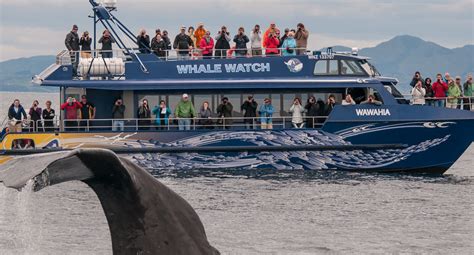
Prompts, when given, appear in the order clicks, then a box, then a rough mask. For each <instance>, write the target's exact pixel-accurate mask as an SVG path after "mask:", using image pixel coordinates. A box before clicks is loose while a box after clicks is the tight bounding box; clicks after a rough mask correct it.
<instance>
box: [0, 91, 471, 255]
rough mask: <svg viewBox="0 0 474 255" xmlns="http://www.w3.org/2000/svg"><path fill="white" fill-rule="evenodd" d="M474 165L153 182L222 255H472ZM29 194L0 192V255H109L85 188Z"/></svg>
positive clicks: (465, 161) (97, 211) (95, 205)
mask: <svg viewBox="0 0 474 255" xmlns="http://www.w3.org/2000/svg"><path fill="white" fill-rule="evenodd" d="M4 95H5V94H3V93H2V100H1V101H0V102H1V105H2V109H3V105H4V100H3V97H4ZM13 96H15V97H19V98H20V100H23V101H32V100H31V99H30V98H28V96H27V95H25V96H24V97H25V98H24V99H23V98H22V97H21V96H22V95H21V94H14V95H13ZM39 96H40V95H35V97H39ZM46 96H49V95H46ZM10 100H11V98H8V101H10ZM9 103H10V102H9ZM9 103H8V104H9ZM0 116H1V115H0ZM473 166H474V145H471V147H470V148H469V149H468V151H467V152H466V153H465V154H464V155H463V156H462V157H461V158H460V159H459V160H458V162H456V164H455V165H454V166H453V167H452V168H451V169H450V170H449V171H448V172H447V173H446V175H445V176H443V177H417V176H403V175H377V174H357V173H341V172H326V171H315V172H305V173H303V172H286V173H265V172H252V173H226V172H221V173H219V174H212V173H204V174H199V173H192V172H191V173H188V174H185V175H183V174H180V175H177V174H173V173H167V174H166V175H163V174H159V173H155V175H156V178H157V179H158V180H159V181H161V182H163V183H164V184H166V185H168V186H169V187H170V188H172V189H173V190H174V191H176V192H177V193H178V194H180V195H181V196H183V197H184V198H185V199H186V200H187V201H188V202H189V203H190V204H191V205H192V206H193V207H194V208H195V210H196V211H197V213H198V214H199V216H200V217H201V220H202V221H203V224H204V226H205V229H206V233H207V236H208V239H209V241H210V243H211V244H212V245H214V246H215V247H216V248H217V249H219V250H220V251H221V252H222V253H224V254H324V253H330V254H334V253H336V254H339V253H342V254H373V253H377V254H378V253H390V254H400V253H410V254H413V253H416V254H472V253H473V251H474V169H473ZM27 190H28V187H27V188H26V189H25V190H24V191H23V192H18V191H16V190H12V189H7V188H5V187H3V186H1V185H0V254H111V253H112V252H111V240H110V233H109V230H108V225H107V221H106V219H105V216H104V213H103V211H102V207H101V205H100V203H99V200H98V199H97V197H96V195H95V193H94V192H93V191H92V190H91V189H89V188H88V187H87V186H86V185H85V184H83V183H81V182H69V183H63V184H60V185H57V186H53V187H48V188H46V189H44V190H42V191H41V192H38V193H32V192H29V191H27Z"/></svg>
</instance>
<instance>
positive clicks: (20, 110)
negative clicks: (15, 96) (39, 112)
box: [8, 104, 27, 120]
mask: <svg viewBox="0 0 474 255" xmlns="http://www.w3.org/2000/svg"><path fill="white" fill-rule="evenodd" d="M14 107H15V106H14V105H13V104H12V105H11V106H10V108H8V119H10V120H11V119H16V120H21V116H22V115H23V118H24V119H26V118H27V116H26V112H25V109H23V106H21V105H20V106H18V112H15V108H14Z"/></svg>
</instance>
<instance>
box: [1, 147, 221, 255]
mask: <svg viewBox="0 0 474 255" xmlns="http://www.w3.org/2000/svg"><path fill="white" fill-rule="evenodd" d="M31 180H32V181H33V182H34V183H33V190H34V191H39V190H41V189H43V188H45V187H48V186H52V185H55V184H59V183H63V182H67V181H74V180H77V181H82V182H84V183H86V184H87V185H88V186H89V187H91V188H92V189H93V190H94V192H95V193H96V194H97V196H98V198H99V200H100V202H101V204H102V208H103V209H104V213H105V216H106V218H107V221H108V224H109V228H110V234H111V237H112V248H113V253H114V254H219V251H218V250H216V249H215V248H214V247H212V246H211V245H210V244H209V242H208V240H207V237H206V233H205V230H204V226H203V224H202V223H201V220H200V219H199V216H198V215H197V213H196V212H195V211H194V209H193V208H192V207H191V205H189V203H188V202H186V201H185V200H184V199H183V198H182V197H180V196H179V195H178V194H176V193H175V192H173V191H172V190H171V189H169V188H168V187H166V186H165V185H163V184H162V183H160V182H159V181H158V180H156V179H155V178H154V177H153V176H152V175H151V174H149V173H148V172H147V171H145V170H144V169H142V168H140V167H139V166H137V165H136V164H134V163H132V162H131V161H129V160H127V159H125V158H120V157H118V156H117V155H116V154H114V153H113V152H111V151H109V150H104V149H80V150H74V151H72V152H55V153H49V154H37V155H28V156H21V157H15V159H13V160H11V161H10V162H9V164H3V165H0V182H2V183H3V184H4V185H5V186H7V187H10V188H15V189H21V188H23V187H24V186H25V185H26V184H27V183H28V182H29V181H31Z"/></svg>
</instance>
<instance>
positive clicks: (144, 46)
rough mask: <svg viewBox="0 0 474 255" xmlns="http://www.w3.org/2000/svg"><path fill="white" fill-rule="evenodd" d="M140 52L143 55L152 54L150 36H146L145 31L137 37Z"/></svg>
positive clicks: (141, 31) (142, 30)
mask: <svg viewBox="0 0 474 255" xmlns="http://www.w3.org/2000/svg"><path fill="white" fill-rule="evenodd" d="M137 44H138V50H139V51H140V53H142V54H150V36H149V35H147V34H146V30H145V29H141V30H140V33H139V34H138V36H137Z"/></svg>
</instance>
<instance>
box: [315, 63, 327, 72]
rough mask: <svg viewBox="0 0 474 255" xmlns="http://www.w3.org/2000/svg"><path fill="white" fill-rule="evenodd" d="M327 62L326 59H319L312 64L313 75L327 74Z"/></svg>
mask: <svg viewBox="0 0 474 255" xmlns="http://www.w3.org/2000/svg"><path fill="white" fill-rule="evenodd" d="M327 64H328V62H327V61H326V60H319V61H318V62H316V65H315V66H314V75H326V74H327Z"/></svg>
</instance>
